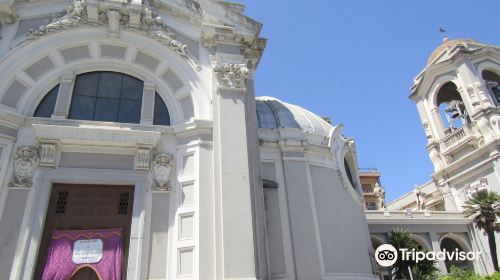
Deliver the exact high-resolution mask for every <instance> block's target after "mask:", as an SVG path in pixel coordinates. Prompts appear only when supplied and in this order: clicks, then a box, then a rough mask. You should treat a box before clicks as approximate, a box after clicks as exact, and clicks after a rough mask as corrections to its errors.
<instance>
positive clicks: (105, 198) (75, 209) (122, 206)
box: [34, 184, 134, 280]
mask: <svg viewBox="0 0 500 280" xmlns="http://www.w3.org/2000/svg"><path fill="white" fill-rule="evenodd" d="M133 196H134V187H133V186H109V185H75V184H54V186H53V187H52V193H51V196H50V201H49V207H48V209H47V214H46V218H45V226H44V230H43V235H42V241H41V244H40V249H39V253H38V260H37V266H36V270H35V278H34V279H41V276H42V273H43V268H44V266H45V261H46V258H47V252H48V250H49V245H50V236H51V232H52V230H53V229H58V230H85V229H110V228H122V229H123V233H122V234H123V244H122V246H123V247H122V248H123V256H122V279H126V271H127V260H128V248H129V240H130V226H131V223H132V206H133V200H134V197H133ZM71 279H72V280H94V279H98V278H97V275H96V273H95V272H94V271H93V270H92V269H82V270H80V271H78V272H77V273H76V274H75V275H74V276H73V277H72V278H71ZM102 280H104V279H102Z"/></svg>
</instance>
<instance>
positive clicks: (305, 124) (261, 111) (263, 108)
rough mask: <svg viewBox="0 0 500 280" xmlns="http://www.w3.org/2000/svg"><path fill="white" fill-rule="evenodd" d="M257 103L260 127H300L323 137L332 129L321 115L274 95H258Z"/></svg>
mask: <svg viewBox="0 0 500 280" xmlns="http://www.w3.org/2000/svg"><path fill="white" fill-rule="evenodd" d="M256 103H257V117H258V120H259V128H300V129H302V130H303V131H304V132H306V133H311V134H315V135H319V136H322V137H328V136H329V132H330V130H331V129H332V126H331V125H330V124H329V123H328V122H326V121H325V120H323V119H322V118H321V117H319V116H317V115H315V114H313V113H311V112H309V111H308V110H306V109H304V108H302V107H299V106H296V105H293V104H289V103H286V102H283V101H281V100H278V99H276V98H274V97H269V96H262V97H257V98H256Z"/></svg>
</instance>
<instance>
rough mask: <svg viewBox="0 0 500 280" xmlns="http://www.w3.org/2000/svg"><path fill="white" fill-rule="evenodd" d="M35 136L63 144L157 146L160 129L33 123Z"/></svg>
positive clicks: (42, 139)
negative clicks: (147, 129)
mask: <svg viewBox="0 0 500 280" xmlns="http://www.w3.org/2000/svg"><path fill="white" fill-rule="evenodd" d="M33 128H34V130H35V136H36V137H37V138H38V139H40V140H41V141H44V140H48V139H50V140H58V141H59V142H60V143H61V144H98V145H100V144H105V145H106V146H108V147H137V145H146V146H152V147H154V146H156V144H157V143H158V141H160V137H161V133H160V132H158V131H142V130H132V129H122V128H117V127H98V126H91V125H89V126H84V125H80V126H79V127H75V126H61V125H44V124H33Z"/></svg>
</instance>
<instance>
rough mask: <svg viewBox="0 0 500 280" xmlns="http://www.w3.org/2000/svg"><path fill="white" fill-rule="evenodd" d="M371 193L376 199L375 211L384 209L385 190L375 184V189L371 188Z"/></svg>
mask: <svg viewBox="0 0 500 280" xmlns="http://www.w3.org/2000/svg"><path fill="white" fill-rule="evenodd" d="M373 193H374V194H375V196H376V197H377V209H379V210H380V209H384V208H385V206H386V205H385V190H384V189H383V188H382V187H381V186H380V184H379V183H375V187H374V188H373Z"/></svg>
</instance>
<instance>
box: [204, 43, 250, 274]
mask: <svg viewBox="0 0 500 280" xmlns="http://www.w3.org/2000/svg"><path fill="white" fill-rule="evenodd" d="M246 65H247V61H246V60H245V59H244V58H243V56H240V55H228V54H221V53H216V55H215V56H213V57H212V70H213V77H214V80H213V83H214V93H213V100H214V101H213V102H214V168H215V173H214V174H215V178H214V181H215V188H216V197H217V200H216V202H215V203H216V217H220V218H216V219H218V221H216V225H218V228H217V234H216V235H217V238H216V241H217V242H218V246H217V248H222V251H219V252H217V253H216V257H217V273H216V274H217V279H219V277H220V278H221V279H256V272H255V252H254V250H255V246H254V236H253V232H254V231H253V217H252V196H251V183H250V178H251V177H250V176H251V174H250V168H249V155H248V141H249V138H248V135H247V128H246V126H247V124H246V123H247V119H246V110H245V96H244V95H245V91H246V87H245V80H246V77H247V75H248V71H249V70H248V68H247V66H246Z"/></svg>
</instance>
